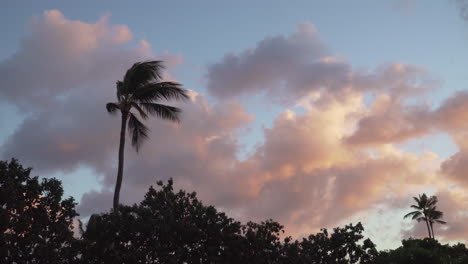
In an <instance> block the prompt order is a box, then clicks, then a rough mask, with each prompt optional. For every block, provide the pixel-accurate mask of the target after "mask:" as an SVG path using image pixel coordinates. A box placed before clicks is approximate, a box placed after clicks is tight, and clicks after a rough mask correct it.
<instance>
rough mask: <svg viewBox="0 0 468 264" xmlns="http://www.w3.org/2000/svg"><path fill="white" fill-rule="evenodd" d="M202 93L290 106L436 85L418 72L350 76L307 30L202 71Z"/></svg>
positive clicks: (395, 66) (387, 68) (400, 69)
mask: <svg viewBox="0 0 468 264" xmlns="http://www.w3.org/2000/svg"><path fill="white" fill-rule="evenodd" d="M206 79H207V89H208V91H209V92H210V93H211V94H212V95H214V96H216V97H218V98H221V99H226V98H234V97H236V96H242V95H247V94H255V93H266V94H267V95H268V96H269V97H270V98H273V102H275V103H282V104H286V105H290V104H291V103H294V102H296V101H297V100H298V99H300V98H302V97H304V96H307V95H309V94H310V93H311V92H322V93H327V94H328V95H329V96H334V97H338V98H340V97H346V96H348V94H349V92H350V91H355V92H367V91H381V92H382V91H389V92H391V94H392V96H394V97H398V98H400V97H403V96H404V95H408V94H410V93H420V92H423V91H425V90H429V89H432V88H434V87H435V86H436V85H437V82H436V81H435V80H434V79H433V78H431V77H430V75H429V74H428V72H427V71H426V70H425V69H423V68H420V67H416V66H413V65H406V64H401V63H389V64H383V65H381V66H378V67H377V68H376V69H374V70H372V71H369V70H355V69H353V67H352V65H351V64H349V63H348V62H346V61H345V60H343V59H340V58H339V56H336V55H334V54H332V53H331V52H330V50H329V48H328V47H327V46H326V45H325V44H324V43H323V41H322V40H321V38H320V36H319V33H318V31H317V30H316V29H315V27H314V26H313V25H311V24H301V25H299V26H298V29H297V31H296V32H295V33H293V34H291V35H290V36H286V37H285V36H276V37H269V38H265V39H263V40H261V41H259V42H258V43H257V44H256V45H255V47H254V48H250V49H246V50H244V51H242V52H240V53H238V54H228V55H226V56H225V57H224V58H223V59H222V61H221V62H218V63H214V64H212V65H210V66H209V67H208V73H207V75H206Z"/></svg>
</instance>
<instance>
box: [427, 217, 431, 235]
mask: <svg viewBox="0 0 468 264" xmlns="http://www.w3.org/2000/svg"><path fill="white" fill-rule="evenodd" d="M426 226H427V232H428V233H429V238H432V235H431V229H430V228H429V222H427V220H426Z"/></svg>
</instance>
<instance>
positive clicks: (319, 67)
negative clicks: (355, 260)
mask: <svg viewBox="0 0 468 264" xmlns="http://www.w3.org/2000/svg"><path fill="white" fill-rule="evenodd" d="M292 2H294V4H292V3H291V2H288V1H271V0H262V1H260V0H259V1H138V4H133V2H130V1H110V0H107V1H74V2H72V1H58V0H57V1H9V0H7V1H4V2H3V3H2V4H1V7H0V31H1V32H2V42H1V45H0V124H2V125H1V126H0V158H1V159H2V160H9V159H10V158H12V157H16V158H18V159H19V161H20V163H22V164H23V165H24V166H31V167H33V168H34V170H33V174H34V175H40V176H41V177H57V178H59V179H60V180H62V182H63V185H64V189H65V196H73V197H75V199H76V200H77V202H78V203H79V204H78V206H77V208H78V212H79V213H80V214H81V217H83V218H86V217H89V215H90V214H92V213H96V212H102V211H105V210H109V208H110V207H111V205H112V195H113V188H114V184H115V177H116V170H117V169H116V167H117V152H118V139H119V133H120V118H119V117H117V116H111V115H109V114H108V113H107V111H106V109H105V104H106V103H107V102H109V101H115V89H116V88H115V82H116V81H117V80H121V79H122V77H123V75H124V73H125V71H126V70H127V69H128V68H129V67H130V66H131V65H132V64H133V63H134V62H137V61H142V60H152V59H158V60H163V61H164V62H165V65H166V66H167V71H166V72H165V79H166V80H175V81H177V82H180V83H182V84H183V85H184V87H185V88H186V89H188V90H190V98H191V99H190V101H189V102H187V103H178V104H177V106H180V107H181V108H182V109H183V111H184V112H183V116H182V120H181V122H180V124H174V123H170V122H167V121H162V120H157V119H156V118H153V119H151V120H148V121H147V123H148V125H149V127H150V128H151V133H150V139H149V140H148V141H147V142H146V144H145V145H144V146H143V147H142V149H141V150H140V152H139V153H138V154H137V153H136V152H135V151H134V150H133V149H131V148H130V144H127V148H126V160H125V169H124V181H123V187H122V193H121V199H122V202H123V203H127V204H131V203H135V202H138V201H140V200H141V199H142V197H143V195H144V194H145V192H146V190H147V189H148V187H149V186H150V185H151V184H155V182H156V181H158V180H167V179H169V178H173V179H174V181H175V185H176V187H177V188H183V189H186V190H188V191H196V192H197V193H198V195H199V197H200V198H201V199H202V200H203V201H204V202H205V203H206V204H212V205H215V206H216V207H217V208H219V209H220V210H223V211H226V212H227V213H228V214H229V215H230V216H232V217H235V218H237V219H239V220H242V221H248V220H254V221H261V220H266V219H269V218H272V219H274V220H277V221H279V222H280V223H282V224H283V225H285V230H286V233H287V234H288V235H292V236H294V237H296V238H297V237H301V236H304V235H307V234H310V233H314V232H317V231H319V229H320V228H322V227H326V228H332V227H336V226H342V225H344V224H347V223H350V222H357V221H361V222H362V223H363V224H364V227H365V228H366V235H367V236H369V237H370V238H371V239H372V240H373V241H374V242H376V244H377V246H378V248H379V249H386V248H394V247H396V246H398V245H399V243H400V240H401V239H403V238H407V237H410V236H413V237H414V236H416V237H423V236H425V235H426V232H427V231H426V230H425V229H426V227H425V225H424V224H417V223H413V222H412V221H410V220H403V215H405V214H406V213H407V212H409V210H410V208H409V206H410V205H411V204H412V203H413V201H412V198H411V197H412V196H417V195H418V194H421V193H423V192H426V193H427V194H431V195H432V194H435V195H437V196H438V197H439V200H440V201H439V209H440V210H441V211H443V212H444V213H445V220H446V221H447V222H448V224H447V225H446V226H437V227H436V229H435V235H436V237H438V238H439V239H440V240H442V241H443V242H455V241H462V242H465V243H467V242H468V241H467V240H466V239H467V237H468V175H466V172H467V171H468V89H467V88H468V74H467V68H468V67H467V65H468V1H463V0H419V1H418V0H413V1H410V0H383V1H375V0H367V1H364V0H356V1H339V0H328V1H310V0H307V1H306V0H304V1H292Z"/></svg>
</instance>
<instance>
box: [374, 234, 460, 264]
mask: <svg viewBox="0 0 468 264" xmlns="http://www.w3.org/2000/svg"><path fill="white" fill-rule="evenodd" d="M413 263H424V264H464V263H468V249H467V248H466V247H465V245H464V244H461V243H458V244H455V245H453V246H450V245H448V244H446V245H442V244H440V243H439V242H438V241H436V240H434V239H430V238H425V239H413V238H410V239H406V240H403V241H402V246H400V247H398V248H397V249H394V250H388V251H382V252H380V254H379V257H378V258H377V260H376V264H413Z"/></svg>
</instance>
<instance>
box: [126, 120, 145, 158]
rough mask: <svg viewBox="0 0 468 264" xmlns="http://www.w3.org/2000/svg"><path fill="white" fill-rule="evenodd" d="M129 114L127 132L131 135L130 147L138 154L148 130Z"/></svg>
mask: <svg viewBox="0 0 468 264" xmlns="http://www.w3.org/2000/svg"><path fill="white" fill-rule="evenodd" d="M129 114H130V118H129V119H128V130H129V132H130V134H131V135H132V146H133V147H135V149H136V151H137V152H138V151H139V150H140V147H141V144H142V143H143V141H144V140H145V139H147V138H148V131H149V129H148V127H146V126H145V125H144V124H143V123H142V122H141V121H140V120H138V118H137V117H136V116H135V115H134V114H133V113H129Z"/></svg>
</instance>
